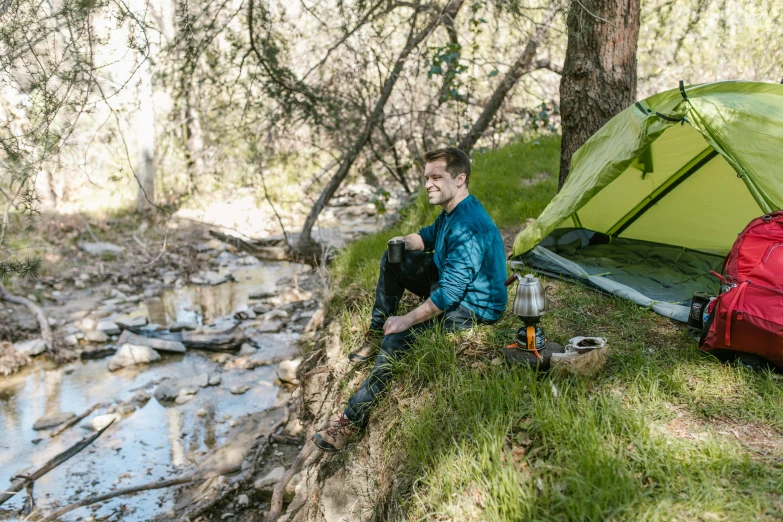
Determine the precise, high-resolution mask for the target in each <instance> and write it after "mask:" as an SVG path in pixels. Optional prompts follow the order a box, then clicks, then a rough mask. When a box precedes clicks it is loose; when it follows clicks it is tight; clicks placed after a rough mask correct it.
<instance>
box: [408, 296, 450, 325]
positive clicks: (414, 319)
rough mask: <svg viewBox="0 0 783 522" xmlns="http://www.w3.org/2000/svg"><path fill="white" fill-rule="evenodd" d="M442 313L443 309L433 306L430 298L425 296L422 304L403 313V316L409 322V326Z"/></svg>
mask: <svg viewBox="0 0 783 522" xmlns="http://www.w3.org/2000/svg"><path fill="white" fill-rule="evenodd" d="M442 313H443V310H441V309H440V308H438V307H437V306H435V303H433V302H432V299H430V298H427V300H426V301H424V302H423V303H422V304H420V305H419V306H417V307H416V308H414V309H413V310H411V311H410V312H408V313H407V314H405V317H406V319H407V320H408V321H409V322H410V326H413V325H415V324H419V323H423V322H424V321H429V320H430V319H433V318H435V317H438V316H439V315H440V314H442Z"/></svg>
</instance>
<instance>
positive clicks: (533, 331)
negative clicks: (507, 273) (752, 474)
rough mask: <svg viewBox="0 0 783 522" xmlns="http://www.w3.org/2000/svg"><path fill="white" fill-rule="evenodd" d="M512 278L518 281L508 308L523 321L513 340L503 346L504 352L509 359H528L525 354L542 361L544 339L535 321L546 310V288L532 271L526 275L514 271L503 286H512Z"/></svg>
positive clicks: (547, 303)
mask: <svg viewBox="0 0 783 522" xmlns="http://www.w3.org/2000/svg"><path fill="white" fill-rule="evenodd" d="M515 281H516V282H517V283H518V285H517V294H516V296H515V297H514V304H513V305H512V306H511V311H512V312H514V314H516V315H517V316H519V318H520V319H521V320H522V327H521V328H520V329H519V330H518V331H517V340H516V342H514V343H511V344H509V345H508V346H506V348H505V350H504V354H505V356H506V358H507V359H509V360H511V361H520V360H525V359H529V357H526V356H527V355H528V354H532V355H534V356H535V358H536V359H537V360H538V361H542V360H543V357H541V354H540V353H539V350H543V349H544V346H545V345H546V338H545V337H544V332H543V331H542V330H541V328H540V327H539V326H538V323H539V322H540V321H541V316H543V315H544V314H545V313H546V311H547V310H548V309H549V302H548V301H547V298H546V288H544V285H542V284H541V281H539V279H538V278H537V277H535V276H533V274H527V275H526V276H525V277H521V276H520V275H519V274H514V275H513V276H511V277H509V278H508V279H507V280H506V282H505V285H506V286H511V285H512V284H513V283H514V282H515Z"/></svg>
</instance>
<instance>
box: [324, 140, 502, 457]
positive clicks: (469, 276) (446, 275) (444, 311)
mask: <svg viewBox="0 0 783 522" xmlns="http://www.w3.org/2000/svg"><path fill="white" fill-rule="evenodd" d="M424 160H425V162H426V165H425V166H424V177H425V178H426V183H425V185H424V186H425V188H426V189H427V196H428V197H429V201H430V204H432V205H440V206H442V207H443V211H442V212H441V213H440V215H439V216H438V218H437V219H436V220H435V223H433V224H432V225H430V226H428V227H424V228H422V229H421V230H419V233H418V234H409V235H407V236H405V237H401V238H395V239H403V240H404V241H405V250H406V252H405V255H404V257H403V261H402V262H401V263H390V262H389V261H388V259H387V257H388V255H387V253H384V255H383V258H382V259H381V270H380V276H379V277H378V285H377V287H376V289H375V305H374V306H373V310H372V320H371V322H370V329H369V331H368V332H367V335H366V339H365V342H364V344H362V346H361V348H359V349H358V350H357V351H355V352H353V353H351V354H350V355H349V356H348V358H349V359H350V360H352V361H355V362H360V361H365V360H367V359H369V358H370V357H371V356H372V354H373V353H374V352H375V351H376V350H378V348H380V353H379V354H378V357H377V358H376V359H375V366H374V367H373V369H372V371H371V372H370V375H369V376H368V377H367V379H365V381H364V382H363V383H362V385H361V387H360V388H359V390H358V391H357V392H356V393H355V394H354V395H353V397H351V398H350V399H349V400H348V407H347V408H345V411H344V412H342V413H341V414H339V415H338V417H337V418H336V419H334V420H333V421H331V422H330V423H329V424H328V426H326V427H325V428H323V429H322V430H320V431H318V432H316V433H315V435H314V436H313V442H314V443H315V445H316V446H318V447H319V448H321V449H322V450H324V451H339V450H341V449H342V448H343V447H345V445H346V443H347V442H348V441H349V439H350V438H351V436H352V435H353V434H356V433H358V432H359V431H360V430H361V429H362V428H364V426H365V425H366V424H367V421H368V418H369V413H370V410H371V408H372V407H373V406H374V404H375V403H376V401H377V399H378V396H379V395H380V394H381V393H383V392H384V390H386V388H387V387H388V385H389V381H390V380H391V377H392V362H393V361H395V360H398V359H399V358H400V357H401V356H402V355H403V354H404V353H405V352H406V351H407V350H408V349H409V348H410V346H411V344H412V342H413V341H414V339H415V338H416V336H417V335H418V334H419V333H420V332H422V331H423V330H426V329H429V328H432V327H433V326H435V325H436V324H441V325H442V327H443V329H444V330H445V331H454V330H461V329H464V328H470V327H471V326H473V325H474V324H476V323H479V324H493V323H495V322H497V320H498V319H500V314H501V313H503V311H504V310H505V309H506V299H507V294H506V287H505V286H504V285H503V282H504V280H505V279H506V260H505V252H504V250H503V240H502V239H501V237H500V232H499V231H498V228H497V227H496V226H495V223H494V222H493V221H492V218H490V217H489V214H487V212H486V211H485V210H484V207H483V206H481V203H479V202H478V200H477V199H476V198H475V197H473V196H471V195H470V194H469V193H468V182H469V180H470V158H468V156H467V154H465V153H464V152H462V151H461V150H459V149H457V148H455V147H448V148H445V149H438V150H434V151H431V152H428V153H427V154H425V155H424ZM428 251H432V253H430V252H428ZM405 290H408V291H410V292H413V293H414V294H416V295H418V296H420V297H422V298H424V297H426V298H427V300H426V301H425V302H424V303H422V304H421V305H420V306H419V307H418V308H416V309H415V310H412V311H411V312H409V313H407V314H405V315H403V316H396V315H394V314H395V313H396V312H397V306H398V305H399V303H400V299H401V298H402V294H403V293H404V292H405ZM441 315H442V316H443V317H439V316H441Z"/></svg>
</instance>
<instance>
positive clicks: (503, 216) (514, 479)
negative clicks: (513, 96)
mask: <svg viewBox="0 0 783 522" xmlns="http://www.w3.org/2000/svg"><path fill="white" fill-rule="evenodd" d="M558 154H559V140H558V139H557V138H554V137H539V138H536V139H530V140H526V141H521V142H519V143H516V144H513V145H510V146H508V147H505V148H504V149H502V150H499V151H496V152H491V153H487V154H485V155H481V156H478V157H477V158H476V160H475V163H474V177H473V178H472V180H471V191H472V193H473V194H475V195H476V196H477V197H478V198H479V200H481V201H482V202H483V203H484V205H485V207H486V208H487V210H488V211H489V212H490V214H491V215H492V216H493V218H494V219H495V220H496V222H497V223H498V225H499V226H500V227H501V228H502V227H512V226H514V225H515V224H517V225H518V224H519V223H521V222H524V220H525V218H527V217H531V216H536V215H538V214H539V213H540V212H541V210H543V208H544V207H545V205H546V203H547V201H548V200H549V199H550V198H551V197H552V196H553V195H554V192H555V175H554V173H556V171H557V165H558ZM541 172H549V173H551V175H550V176H549V177H548V178H547V179H546V180H545V181H543V182H541V183H538V184H535V185H533V186H528V185H526V184H525V183H523V182H522V179H524V178H527V179H531V178H534V177H535V176H536V175H539V177H540V173H541ZM436 214H437V211H436V210H435V209H431V208H428V207H427V205H426V204H425V203H424V201H423V200H422V199H421V198H420V199H419V201H418V202H417V204H416V205H415V206H414V207H413V208H412V209H411V210H410V211H409V212H408V214H407V215H406V217H405V219H404V221H403V223H401V224H400V225H399V226H398V227H397V228H396V229H395V230H391V231H386V232H383V233H381V234H378V235H375V236H372V237H367V238H365V239H363V240H361V241H358V242H357V243H355V244H353V245H352V246H351V247H350V248H348V249H347V250H346V251H344V252H343V253H342V254H341V256H340V258H339V259H338V260H337V262H336V264H335V268H334V273H333V275H334V278H335V280H334V282H335V288H336V289H339V290H337V291H336V293H337V294H338V295H337V297H335V298H334V299H333V301H332V303H331V312H332V313H333V314H336V315H337V316H339V317H340V319H341V321H342V323H343V327H344V328H343V332H344V334H343V335H344V339H343V341H344V344H345V349H346V352H347V351H349V350H351V349H353V348H354V347H355V346H356V345H358V343H359V342H360V337H361V334H362V333H363V330H364V328H366V326H367V324H368V322H369V310H370V307H371V305H372V295H373V291H374V283H375V278H376V277H377V266H378V265H377V263H378V258H379V257H380V255H381V253H382V252H383V250H384V248H385V241H386V240H387V239H388V238H389V237H391V236H392V235H396V234H397V233H399V232H403V231H410V230H416V229H417V227H418V226H421V225H422V224H427V223H428V222H430V221H432V219H434V217H435V215H436ZM548 284H552V290H551V291H550V297H551V298H552V304H553V307H552V312H551V314H549V315H548V316H547V317H546V318H545V322H544V327H545V329H546V331H547V333H548V335H549V337H550V338H553V339H554V340H556V341H559V342H564V341H565V340H566V339H568V338H569V337H571V336H573V335H579V334H592V335H601V336H605V337H607V338H608V339H609V342H610V344H611V345H612V346H613V351H612V353H611V356H610V361H609V364H608V365H607V367H606V368H605V369H604V370H603V371H602V372H601V373H600V374H599V376H598V377H596V378H595V379H592V380H588V379H583V378H551V377H550V376H549V375H547V374H545V373H536V372H535V371H532V370H530V369H527V368H521V367H514V368H510V367H507V366H505V365H504V364H498V363H500V360H499V359H497V357H498V354H499V351H498V349H499V347H501V346H503V345H504V344H506V343H507V342H509V338H510V337H511V336H513V332H514V329H515V328H516V327H517V326H518V324H517V322H518V320H517V319H516V318H515V317H513V316H512V315H511V314H509V313H507V314H505V317H504V319H503V320H502V321H501V322H500V323H499V324H498V325H494V326H492V327H480V328H476V329H474V330H472V331H469V332H463V333H460V334H458V335H453V334H452V335H442V334H438V333H435V332H433V333H431V334H429V335H426V336H425V337H423V338H421V339H420V340H419V342H418V345H417V347H416V348H415V349H414V350H413V351H412V353H411V354H410V356H408V357H407V358H406V359H405V360H404V361H403V362H402V363H401V364H399V367H398V368H397V369H396V370H397V376H396V380H395V387H394V389H393V390H392V391H391V392H390V395H389V396H387V397H386V398H385V399H384V400H383V401H382V403H381V404H380V405H379V407H378V410H377V413H376V415H375V418H376V421H377V426H378V429H380V430H382V431H383V432H384V434H385V435H384V436H385V438H386V440H387V444H386V452H387V455H386V456H387V459H386V460H387V462H388V469H387V470H379V474H381V475H383V474H384V473H383V471H385V472H386V475H393V476H395V477H396V479H397V481H398V485H399V492H400V494H401V497H402V498H401V499H400V500H401V502H402V505H403V507H404V509H403V511H404V512H405V513H406V514H405V515H404V518H407V519H409V520H452V519H454V520H612V519H613V520H674V519H677V520H743V519H744V520H759V519H761V520H763V519H776V518H779V517H781V516H783V497H781V491H783V486H781V484H783V452H782V451H781V450H780V449H779V447H778V448H777V449H776V447H775V444H776V443H778V442H780V441H783V436H781V433H783V407H782V406H781V404H783V401H782V399H783V379H781V376H780V375H775V374H771V373H754V372H752V371H750V370H747V369H744V368H742V367H738V366H734V365H723V364H721V363H719V362H717V361H716V360H714V359H713V358H711V357H709V356H706V355H703V354H701V353H700V352H699V350H698V348H697V346H696V344H695V343H694V342H693V341H692V340H691V339H690V338H689V337H688V336H687V334H686V332H685V328H684V326H682V325H679V324H673V323H672V322H670V321H668V320H666V319H664V318H662V317H660V316H658V315H656V314H654V313H653V312H651V311H649V310H645V309H642V308H640V307H638V306H636V305H634V304H632V303H630V302H628V301H624V300H620V299H613V298H610V297H606V296H602V295H599V294H597V293H595V292H593V291H591V290H589V289H587V288H583V287H579V286H576V285H572V284H565V283H562V282H559V281H548ZM511 295H512V296H513V292H512V293H511ZM416 303H417V301H416V300H415V299H409V300H406V301H405V304H406V305H407V306H408V307H410V306H415V305H416ZM346 388H347V387H346ZM345 391H346V392H350V391H351V390H348V389H346V390H345ZM760 447H761V449H760Z"/></svg>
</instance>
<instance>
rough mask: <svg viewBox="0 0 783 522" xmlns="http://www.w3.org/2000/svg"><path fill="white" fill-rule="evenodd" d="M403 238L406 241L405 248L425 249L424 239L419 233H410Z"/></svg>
mask: <svg viewBox="0 0 783 522" xmlns="http://www.w3.org/2000/svg"><path fill="white" fill-rule="evenodd" d="M402 239H403V240H404V241H405V250H418V251H422V250H424V240H423V239H422V238H421V236H420V235H419V234H408V235H407V236H403V237H402Z"/></svg>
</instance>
